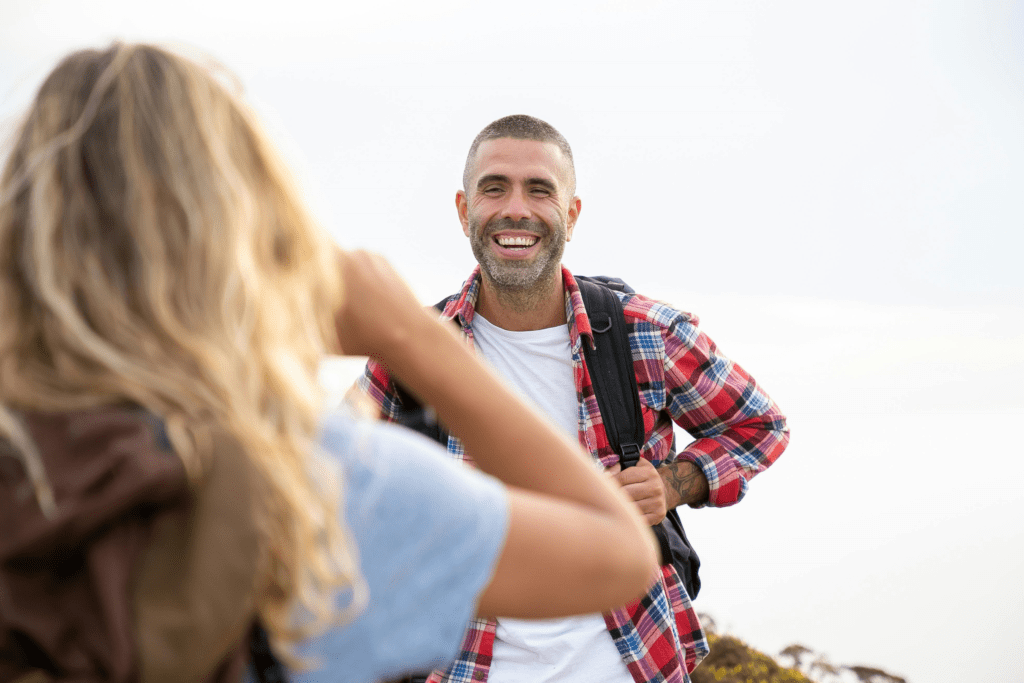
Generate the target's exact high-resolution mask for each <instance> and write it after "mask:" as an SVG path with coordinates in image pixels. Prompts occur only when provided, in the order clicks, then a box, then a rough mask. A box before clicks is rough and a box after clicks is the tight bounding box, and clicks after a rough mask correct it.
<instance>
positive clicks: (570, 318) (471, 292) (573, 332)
mask: <svg viewBox="0 0 1024 683" xmlns="http://www.w3.org/2000/svg"><path fill="white" fill-rule="evenodd" d="M482 282H483V275H482V274H481V273H480V266H479V265H477V266H476V267H475V268H473V272H472V273H470V275H469V278H467V279H466V281H465V282H464V283H462V289H461V290H459V293H458V294H457V295H455V298H453V299H452V300H451V301H449V302H448V304H447V305H446V306H445V308H444V312H443V313H442V314H441V319H442V320H453V319H455V318H456V317H457V318H458V319H459V325H460V326H461V327H462V330H463V331H464V332H465V333H466V334H468V335H469V336H470V337H472V336H473V333H472V324H473V316H475V315H476V302H477V300H478V299H479V298H480V287H481V285H482ZM562 285H563V288H564V290H565V322H566V324H567V325H568V326H569V342H570V348H571V349H572V352H573V354H576V353H578V352H579V350H580V345H581V343H582V340H583V339H586V340H587V342H588V343H589V344H590V346H591V348H593V346H594V331H593V329H592V328H591V327H590V318H589V316H587V309H586V308H585V307H584V306H583V295H581V294H580V288H579V285H577V284H576V278H574V277H573V276H572V273H570V272H569V269H568V268H566V267H565V266H562Z"/></svg>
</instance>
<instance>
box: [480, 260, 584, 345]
mask: <svg viewBox="0 0 1024 683" xmlns="http://www.w3.org/2000/svg"><path fill="white" fill-rule="evenodd" d="M555 276H556V277H554V278H552V279H551V280H550V281H549V282H547V283H543V284H541V283H538V286H537V287H533V288H531V289H524V290H508V289H499V288H497V287H495V286H494V283H492V282H490V281H489V280H488V279H487V276H486V275H482V279H481V282H480V296H479V298H478V299H477V302H476V310H477V313H479V314H480V315H482V316H483V317H484V318H486V319H487V321H488V322H490V323H491V324H493V325H496V326H498V327H500V328H502V329H503V330H511V331H513V332H525V331H528V330H543V329H545V328H548V327H557V326H559V325H564V324H565V287H564V285H563V283H562V273H561V270H559V271H558V272H557V273H555Z"/></svg>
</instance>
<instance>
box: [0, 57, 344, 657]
mask: <svg viewBox="0 0 1024 683" xmlns="http://www.w3.org/2000/svg"><path fill="white" fill-rule="evenodd" d="M236 89H237V88H231V87H229V85H228V84H226V83H225V82H222V79H219V78H218V77H217V73H216V72H215V71H214V70H213V69H211V68H208V67H205V66H201V65H200V64H199V63H197V62H195V61H192V60H190V59H188V58H185V57H183V56H180V55H178V54H175V53H172V52H170V51H168V50H164V49H161V48H156V47H152V46H146V45H122V44H114V45H113V46H111V47H110V48H109V49H107V50H102V51H98V50H83V51H80V52H75V53H73V54H71V55H69V56H68V57H66V58H65V59H64V60H63V61H62V62H61V63H60V64H59V65H58V66H57V67H56V68H55V69H54V71H53V72H52V73H51V74H50V75H49V76H48V77H47V79H46V80H45V82H44V83H43V85H42V87H41V88H40V90H39V93H38V94H37V96H36V98H35V100H34V102H33V104H32V105H31V108H30V110H29V112H28V114H27V117H26V119H25V121H24V123H23V124H22V125H21V127H20V128H19V130H18V131H17V133H16V137H15V139H14V142H13V148H12V150H11V152H10V155H9V158H8V160H7V164H6V168H5V169H4V172H3V176H2V180H0V320H2V321H3V324H2V325H0V435H3V436H6V437H7V438H8V440H9V441H10V442H12V443H13V444H14V445H15V446H16V447H17V449H18V451H19V452H20V454H21V457H22V458H23V461H24V465H25V468H26V471H27V472H28V474H29V478H30V479H31V481H32V483H33V485H34V487H35V490H36V496H37V499H38V501H39V503H40V505H41V506H42V508H43V509H44V512H48V513H52V511H53V509H54V500H53V496H52V492H51V491H50V488H49V486H48V484H47V479H46V473H45V471H44V468H43V465H42V461H41V460H40V458H39V455H38V453H37V452H36V451H35V450H34V447H33V445H32V443H31V442H30V439H29V438H28V437H27V434H26V432H25V430H24V429H23V428H22V427H21V426H20V423H19V421H18V419H17V417H16V411H21V410H38V411H48V412H54V411H73V410H82V409H89V408H94V407H99V406H108V405H117V404H122V403H130V404H136V405H139V406H142V407H144V408H145V409H147V410H148V411H150V412H151V413H153V414H154V415H157V416H159V417H160V418H161V419H162V420H163V421H164V423H165V425H166V427H167V432H168V436H169V438H170V440H171V443H172V445H173V447H174V449H175V452H176V453H177V454H178V455H179V456H180V458H181V460H182V462H183V463H184V465H185V469H186V471H187V472H188V474H189V477H190V479H191V480H193V481H200V480H201V479H202V476H203V471H204V469H205V467H206V464H205V463H208V462H209V458H211V457H215V454H213V453H211V452H209V444H210V441H211V438H210V437H211V434H212V431H213V430H214V429H223V430H226V431H227V432H229V433H230V434H231V435H232V436H233V437H234V438H235V439H237V441H238V442H239V443H240V444H241V445H242V446H243V448H244V450H245V451H246V453H247V455H248V456H249V459H250V460H251V462H252V463H253V464H254V466H255V470H256V472H257V474H258V476H259V479H260V480H261V486H262V487H263V489H264V491H265V493H264V495H261V496H260V503H261V506H263V507H262V509H261V510H258V511H257V510H254V514H256V515H259V516H261V517H262V518H263V521H262V522H261V525H262V528H263V535H264V546H265V553H264V556H265V560H264V562H262V563H261V564H262V565H263V566H262V567H261V571H260V574H261V584H260V585H259V586H258V587H257V588H258V594H257V595H258V597H257V609H258V612H259V616H260V618H261V620H262V622H263V623H264V625H265V626H266V627H267V628H268V630H269V631H270V633H271V635H272V637H273V639H274V642H275V643H277V644H278V645H285V646H286V645H288V644H289V643H292V642H294V641H295V640H296V639H298V638H300V637H303V636H304V635H306V634H307V633H308V632H309V631H310V629H307V628H299V627H297V626H296V625H295V623H294V617H295V614H296V612H295V607H296V605H299V606H301V607H304V608H305V609H306V610H308V614H311V615H314V616H315V617H316V619H315V620H314V623H315V624H317V625H323V623H325V620H327V619H330V618H332V616H336V615H331V614H330V612H331V611H332V610H333V605H334V602H333V600H332V599H331V598H330V596H331V595H332V594H333V591H334V590H336V589H337V588H339V587H352V588H355V589H358V587H359V586H360V585H361V584H360V582H359V574H358V570H357V568H356V567H357V563H356V560H355V557H354V550H353V545H352V543H351V540H350V539H348V538H347V535H346V534H345V533H344V531H343V529H342V528H341V525H340V523H339V522H338V521H337V515H336V514H335V513H336V510H337V509H338V506H339V505H340V489H339V488H334V489H333V490H325V488H324V486H323V484H322V482H314V481H312V480H311V472H312V467H311V463H310V458H311V457H312V454H313V452H314V451H315V449H316V444H315V433H316V429H317V423H318V417H319V415H320V411H321V407H322V406H321V402H322V392H321V390H320V388H319V387H318V384H317V380H316V373H317V367H318V363H319V361H320V360H321V358H322V356H323V355H324V353H325V352H326V350H328V349H329V348H330V347H331V346H332V345H333V342H332V341H331V340H332V339H334V338H336V337H335V336H334V335H335V332H334V328H333V313H334V312H335V311H336V310H337V307H338V305H339V302H340V301H341V295H342V292H341V284H340V278H339V273H338V266H337V260H336V253H335V247H334V245H333V244H332V242H331V240H330V238H329V237H328V236H327V235H326V234H325V232H324V231H323V230H322V229H321V228H320V227H319V226H318V225H317V224H316V223H315V222H314V220H313V219H312V218H311V216H310V215H309V213H308V212H307V209H306V207H305V206H304V204H303V202H302V200H301V199H300V196H299V194H298V192H297V191H296V189H295V188H294V186H293V183H292V180H291V178H290V176H289V173H288V172H287V170H286V169H285V167H284V165H283V163H282V162H281V160H280V159H279V157H278V155H277V153H276V152H275V151H274V149H273V148H272V146H271V145H270V143H269V141H268V140H267V138H266V137H265V135H264V133H263V132H262V130H261V129H260V126H259V125H258V123H257V120H256V118H255V116H254V115H253V113H252V112H251V111H250V110H249V109H248V108H247V107H246V106H245V105H244V104H243V103H242V101H241V100H240V98H239V96H238V95H237V94H236V92H235V90H236ZM357 592H358V590H357ZM307 625H308V624H307ZM313 630H315V629H313Z"/></svg>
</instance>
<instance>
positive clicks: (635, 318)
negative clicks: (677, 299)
mask: <svg viewBox="0 0 1024 683" xmlns="http://www.w3.org/2000/svg"><path fill="white" fill-rule="evenodd" d="M615 294H616V296H618V297H619V300H621V301H622V312H623V314H624V315H625V316H626V322H629V323H633V324H634V325H635V324H637V323H647V324H650V325H653V326H654V327H657V328H660V329H663V330H667V331H673V330H676V329H677V328H679V327H681V326H682V327H686V328H694V329H696V327H697V326H698V325H699V323H700V320H699V318H698V317H697V316H696V315H695V314H693V313H690V312H688V311H684V310H681V309H679V308H676V307H675V306H672V305H671V304H668V303H665V302H664V301H659V300H657V299H652V298H651V297H649V296H645V295H644V294H640V293H639V292H620V291H616V292H615Z"/></svg>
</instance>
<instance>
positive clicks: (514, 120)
mask: <svg viewBox="0 0 1024 683" xmlns="http://www.w3.org/2000/svg"><path fill="white" fill-rule="evenodd" d="M499 138H512V139H513V140H536V141H537V142H550V143H553V144H555V145H557V146H558V149H560V150H562V155H563V156H565V159H566V161H568V162H569V196H570V197H572V196H573V195H575V194H576V167H575V165H574V164H573V161H572V149H571V148H570V147H569V141H568V140H566V139H565V136H563V135H562V134H561V133H559V132H558V130H557V129H556V128H555V127H554V126H552V125H551V124H550V123H548V122H546V121H541V120H540V119H538V118H536V117H535V116H529V115H527V114H512V115H511V116H505V117H503V118H500V119H498V120H497V121H492V122H491V123H489V124H487V126H486V127H485V128H484V129H483V130H482V131H480V132H479V133H478V134H477V136H476V137H475V138H474V139H473V144H472V145H470V146H469V154H468V155H467V156H466V167H465V169H464V170H463V171H462V189H464V190H465V191H466V192H469V175H470V173H471V172H472V167H473V161H474V160H475V159H476V153H477V150H479V149H480V145H481V144H482V143H484V142H487V141H488V140H497V139H499Z"/></svg>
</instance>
